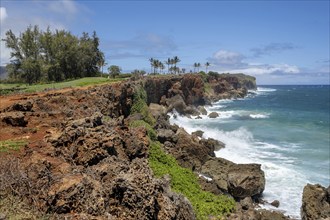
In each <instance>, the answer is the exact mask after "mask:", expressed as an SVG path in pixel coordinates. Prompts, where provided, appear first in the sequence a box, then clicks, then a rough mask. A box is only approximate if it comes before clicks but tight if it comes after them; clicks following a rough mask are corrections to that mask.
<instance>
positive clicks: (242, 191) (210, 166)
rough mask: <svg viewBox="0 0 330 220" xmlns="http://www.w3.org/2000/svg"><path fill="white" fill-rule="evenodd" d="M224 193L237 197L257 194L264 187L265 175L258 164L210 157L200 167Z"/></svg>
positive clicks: (242, 197) (241, 197)
mask: <svg viewBox="0 0 330 220" xmlns="http://www.w3.org/2000/svg"><path fill="white" fill-rule="evenodd" d="M201 172H202V173H203V174H206V175H207V176H209V177H210V178H211V179H212V180H213V181H214V182H215V183H216V185H217V187H218V188H219V189H221V190H222V191H223V192H224V193H229V194H230V195H232V196H233V197H235V198H237V199H244V198H246V197H256V196H259V195H260V194H261V193H262V192H263V191H264V189H265V175H264V172H263V171H262V170H261V169H260V165H259V164H235V163H233V162H231V161H228V160H226V159H223V158H211V159H209V160H208V161H206V162H205V163H204V164H203V166H202V169H201Z"/></svg>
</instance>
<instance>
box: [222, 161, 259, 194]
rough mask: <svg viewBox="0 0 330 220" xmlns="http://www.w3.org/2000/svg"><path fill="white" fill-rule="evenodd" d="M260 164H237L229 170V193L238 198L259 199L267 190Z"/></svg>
mask: <svg viewBox="0 0 330 220" xmlns="http://www.w3.org/2000/svg"><path fill="white" fill-rule="evenodd" d="M260 167H261V165H260V164H237V165H234V166H230V167H229V170H228V191H229V193H230V194H231V195H232V196H234V197H236V198H245V197H250V196H251V197H258V196H260V195H261V193H262V192H263V191H264V189H265V174H264V171H262V170H261V168H260Z"/></svg>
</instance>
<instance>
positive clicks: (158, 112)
mask: <svg viewBox="0 0 330 220" xmlns="http://www.w3.org/2000/svg"><path fill="white" fill-rule="evenodd" d="M149 111H150V113H151V114H152V116H154V118H155V119H156V120H157V119H158V118H160V117H161V116H164V115H166V107H165V106H163V105H159V104H156V103H150V105H149Z"/></svg>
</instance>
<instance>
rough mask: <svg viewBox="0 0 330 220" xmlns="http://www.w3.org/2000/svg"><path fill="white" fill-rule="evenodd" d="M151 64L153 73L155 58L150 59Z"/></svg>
mask: <svg viewBox="0 0 330 220" xmlns="http://www.w3.org/2000/svg"><path fill="white" fill-rule="evenodd" d="M149 62H150V66H151V70H150V73H152V68H153V67H154V58H150V59H149Z"/></svg>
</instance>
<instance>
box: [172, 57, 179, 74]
mask: <svg viewBox="0 0 330 220" xmlns="http://www.w3.org/2000/svg"><path fill="white" fill-rule="evenodd" d="M180 61H181V60H180V59H179V57H178V56H175V57H174V58H173V63H174V70H175V73H176V72H177V68H176V64H177V63H179V62H180Z"/></svg>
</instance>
